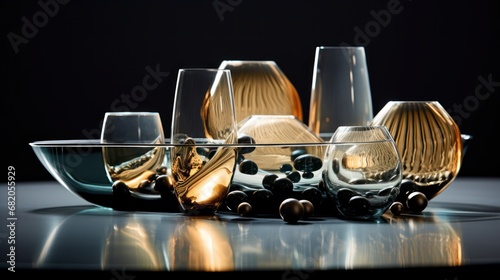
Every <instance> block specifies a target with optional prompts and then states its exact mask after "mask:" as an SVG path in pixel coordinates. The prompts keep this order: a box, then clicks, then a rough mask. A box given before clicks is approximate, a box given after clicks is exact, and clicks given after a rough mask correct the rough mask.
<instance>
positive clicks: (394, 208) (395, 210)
mask: <svg viewBox="0 0 500 280" xmlns="http://www.w3.org/2000/svg"><path fill="white" fill-rule="evenodd" d="M390 209H391V212H392V214H394V215H395V216H398V215H401V213H402V212H403V210H404V206H403V203H401V202H398V201H396V202H394V203H393V204H392V205H391V207H390Z"/></svg>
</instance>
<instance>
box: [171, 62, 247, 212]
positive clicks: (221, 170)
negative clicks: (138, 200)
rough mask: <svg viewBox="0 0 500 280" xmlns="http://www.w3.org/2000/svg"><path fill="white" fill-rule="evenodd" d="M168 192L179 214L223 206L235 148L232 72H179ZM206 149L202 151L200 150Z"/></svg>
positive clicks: (203, 70) (189, 70)
mask: <svg viewBox="0 0 500 280" xmlns="http://www.w3.org/2000/svg"><path fill="white" fill-rule="evenodd" d="M171 137H172V138H171V139H170V142H171V143H172V144H181V145H185V146H174V147H172V149H171V151H170V154H169V155H170V160H171V162H172V165H171V173H172V177H171V178H172V181H173V189H174V192H175V195H176V197H177V198H178V200H179V204H180V207H181V209H182V210H183V212H185V213H187V214H189V215H202V214H204V213H210V214H213V213H215V212H216V211H217V209H218V208H219V206H220V205H221V204H222V203H223V202H224V198H225V197H226V195H227V193H228V190H229V187H230V185H231V180H232V178H233V174H234V170H235V168H236V158H237V149H236V148H235V147H221V145H225V144H236V143H238V138H237V122H236V113H235V107H234V95H233V83H232V79H231V72H230V71H229V70H221V69H203V68H201V69H179V72H178V75H177V84H176V87H175V96H174V106H173V110H172V127H171ZM203 144H207V145H211V147H210V148H201V147H200V146H199V145H203Z"/></svg>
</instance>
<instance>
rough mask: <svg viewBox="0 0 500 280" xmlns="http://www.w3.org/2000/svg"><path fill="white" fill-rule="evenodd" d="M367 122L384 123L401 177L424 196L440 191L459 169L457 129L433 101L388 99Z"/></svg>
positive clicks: (436, 193)
mask: <svg viewBox="0 0 500 280" xmlns="http://www.w3.org/2000/svg"><path fill="white" fill-rule="evenodd" d="M371 125H383V126H385V127H387V129H388V130H389V132H390V133H391V135H392V137H393V138H394V142H395V143H396V146H397V149H398V151H399V154H400V156H401V162H402V166H403V179H408V180H411V181H412V182H413V183H414V184H415V185H416V187H417V190H418V191H420V192H421V193H423V194H424V195H425V196H426V197H427V199H428V200H431V199H433V198H434V197H436V196H437V195H439V194H440V193H441V192H442V191H444V190H445V189H446V188H447V187H448V186H449V185H450V183H451V182H452V181H453V180H454V179H455V177H456V176H457V175H458V172H459V171H460V167H461V165H462V159H463V155H462V153H463V152H464V149H463V141H464V140H463V138H462V135H461V134H460V129H459V127H458V125H457V124H456V123H455V121H454V120H453V119H452V117H451V116H450V115H449V114H448V112H447V111H446V110H445V109H444V108H443V107H442V106H441V104H440V103H439V102H437V101H390V102H388V103H387V104H386V105H385V106H384V107H383V108H382V109H381V110H380V111H379V112H378V113H377V114H376V115H375V117H374V118H373V120H372V122H371Z"/></svg>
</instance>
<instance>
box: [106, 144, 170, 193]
mask: <svg viewBox="0 0 500 280" xmlns="http://www.w3.org/2000/svg"><path fill="white" fill-rule="evenodd" d="M158 144H159V143H158ZM103 157H104V164H105V166H106V170H107V171H108V175H109V177H110V178H111V180H112V181H113V182H115V181H122V182H124V183H125V184H127V186H128V187H129V188H130V189H131V190H133V189H137V188H138V187H139V185H140V183H141V182H142V181H144V180H148V179H149V178H150V176H151V175H153V174H155V170H156V169H157V168H159V167H161V166H162V164H163V163H164V160H165V148H164V147H162V146H157V147H104V148H103Z"/></svg>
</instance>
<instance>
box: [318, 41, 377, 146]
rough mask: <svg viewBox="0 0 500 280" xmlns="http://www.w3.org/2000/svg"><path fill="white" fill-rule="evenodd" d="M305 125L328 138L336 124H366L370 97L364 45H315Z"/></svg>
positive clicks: (368, 116) (369, 114)
mask: <svg viewBox="0 0 500 280" xmlns="http://www.w3.org/2000/svg"><path fill="white" fill-rule="evenodd" d="M309 106H310V107H309V124H308V125H309V127H310V128H311V130H312V131H313V132H314V133H316V134H317V135H318V136H320V137H321V138H323V139H325V140H329V139H330V137H331V136H332V134H333V133H334V132H335V130H336V129H337V128H338V127H339V126H351V125H368V123H369V122H370V121H371V120H372V118H373V108H372V97H371V89H370V80H369V75H368V67H367V63H366V55H365V49H364V47H349V46H345V47H341V46H319V47H316V53H315V59H314V68H313V79H312V86H311V99H310V105H309Z"/></svg>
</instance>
